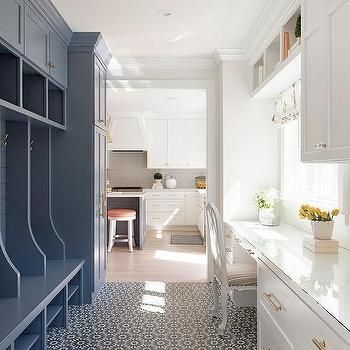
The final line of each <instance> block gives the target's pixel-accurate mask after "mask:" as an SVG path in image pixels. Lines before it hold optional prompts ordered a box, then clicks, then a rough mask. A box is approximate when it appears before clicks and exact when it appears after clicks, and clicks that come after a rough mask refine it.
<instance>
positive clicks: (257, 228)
mask: <svg viewBox="0 0 350 350" xmlns="http://www.w3.org/2000/svg"><path fill="white" fill-rule="evenodd" d="M225 224H226V225H227V226H228V228H230V229H231V230H232V231H233V232H236V233H237V234H238V235H239V236H241V237H243V238H244V239H245V240H246V241H247V242H248V243H250V244H251V245H252V246H253V247H254V248H255V250H256V252H257V253H258V255H260V256H262V257H265V258H266V259H267V260H268V261H269V262H271V263H272V264H273V265H274V266H275V267H277V268H278V269H279V270H280V271H281V272H282V273H283V274H285V275H286V276H287V278H289V279H291V280H292V281H293V282H294V283H295V284H296V285H297V286H298V287H300V288H301V289H302V290H303V291H304V292H305V293H307V294H308V295H309V296H310V297H311V298H313V299H314V300H315V301H316V302H317V303H318V304H319V305H320V306H321V307H323V308H324V309H325V310H326V311H327V312H328V313H329V314H331V315H332V316H333V317H334V318H335V319H336V320H338V321H339V322H340V323H341V324H343V326H345V327H346V328H347V329H348V330H350V251H349V250H347V249H344V248H339V254H314V253H312V252H311V251H309V250H307V249H306V248H304V247H303V238H304V237H305V236H306V235H309V234H308V233H307V232H305V231H302V230H300V229H297V228H295V227H293V226H290V225H287V224H281V225H280V226H275V227H269V226H262V225H261V224H259V223H257V222H240V221H230V222H226V223H225Z"/></svg>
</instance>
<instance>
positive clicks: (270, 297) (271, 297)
mask: <svg viewBox="0 0 350 350" xmlns="http://www.w3.org/2000/svg"><path fill="white" fill-rule="evenodd" d="M264 296H265V298H266V299H267V300H268V302H269V303H270V304H271V305H272V307H273V308H274V309H275V311H281V310H282V306H281V305H280V304H279V303H278V301H277V300H276V298H275V296H274V295H273V294H272V293H270V294H267V293H264ZM274 299H275V300H276V302H275V300H274Z"/></svg>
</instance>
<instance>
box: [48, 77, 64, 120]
mask: <svg viewBox="0 0 350 350" xmlns="http://www.w3.org/2000/svg"><path fill="white" fill-rule="evenodd" d="M64 100H65V98H64V91H63V90H62V89H60V88H59V87H58V86H56V85H55V84H53V83H52V82H50V81H49V84H48V117H49V119H50V120H52V121H54V122H56V123H58V124H62V125H63V124H64V110H65V101H64Z"/></svg>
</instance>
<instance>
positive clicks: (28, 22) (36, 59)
mask: <svg viewBox="0 0 350 350" xmlns="http://www.w3.org/2000/svg"><path fill="white" fill-rule="evenodd" d="M49 35H50V34H49V27H48V26H47V25H46V24H45V23H44V22H43V21H42V20H41V19H40V18H39V16H38V15H37V14H36V13H35V12H34V11H32V9H30V8H29V6H26V15H25V55H26V56H27V57H28V58H29V59H30V60H31V61H32V62H33V63H34V64H36V65H37V66H38V67H39V68H41V69H42V70H43V71H44V72H46V73H49V64H48V63H49V62H48V58H49Z"/></svg>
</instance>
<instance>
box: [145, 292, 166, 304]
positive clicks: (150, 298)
mask: <svg viewBox="0 0 350 350" xmlns="http://www.w3.org/2000/svg"><path fill="white" fill-rule="evenodd" d="M142 304H147V305H155V306H165V298H164V297H158V296H156V295H150V294H144V295H143V296H142Z"/></svg>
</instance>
